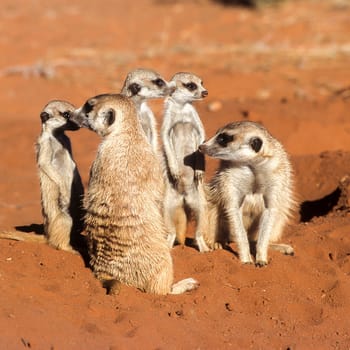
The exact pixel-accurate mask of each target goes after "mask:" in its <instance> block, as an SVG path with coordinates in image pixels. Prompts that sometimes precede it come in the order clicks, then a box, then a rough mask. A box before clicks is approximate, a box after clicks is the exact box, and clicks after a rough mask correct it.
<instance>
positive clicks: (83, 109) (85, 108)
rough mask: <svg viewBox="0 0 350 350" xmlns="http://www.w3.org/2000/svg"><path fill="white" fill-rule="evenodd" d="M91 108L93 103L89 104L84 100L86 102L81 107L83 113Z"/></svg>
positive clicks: (86, 112)
mask: <svg viewBox="0 0 350 350" xmlns="http://www.w3.org/2000/svg"><path fill="white" fill-rule="evenodd" d="M93 108H94V106H93V104H91V103H90V101H86V103H85V104H84V106H83V108H82V112H83V113H84V114H89V113H90V112H91V111H92V110H93Z"/></svg>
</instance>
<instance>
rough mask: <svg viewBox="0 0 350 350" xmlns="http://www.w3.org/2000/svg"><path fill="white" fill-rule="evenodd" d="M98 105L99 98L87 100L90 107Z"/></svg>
mask: <svg viewBox="0 0 350 350" xmlns="http://www.w3.org/2000/svg"><path fill="white" fill-rule="evenodd" d="M96 103H97V98H95V97H92V98H89V99H88V100H87V104H88V105H89V106H91V107H92V106H95V105H96Z"/></svg>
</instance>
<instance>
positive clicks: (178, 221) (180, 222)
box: [174, 208, 187, 245]
mask: <svg viewBox="0 0 350 350" xmlns="http://www.w3.org/2000/svg"><path fill="white" fill-rule="evenodd" d="M174 223H175V227H176V238H177V241H178V243H179V244H181V245H185V240H186V231H187V216H186V213H185V211H184V209H183V208H176V210H175V213H174Z"/></svg>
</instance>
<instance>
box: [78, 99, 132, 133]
mask: <svg viewBox="0 0 350 350" xmlns="http://www.w3.org/2000/svg"><path fill="white" fill-rule="evenodd" d="M127 117H131V118H127ZM71 119H72V121H73V122H75V123H77V124H78V125H79V126H80V127H85V128H89V129H90V130H93V131H95V132H96V133H97V134H99V135H100V136H106V135H108V134H110V133H112V132H115V131H118V130H121V128H122V127H123V124H124V122H125V120H126V119H128V120H129V121H131V122H135V123H136V122H137V118H136V110H135V107H134V105H133V103H132V102H131V100H130V99H129V98H127V97H125V96H122V95H118V94H103V95H97V96H94V97H91V98H89V99H88V100H87V101H86V102H85V104H84V105H83V106H82V107H80V108H78V109H77V110H75V111H74V113H73V115H72V117H71Z"/></svg>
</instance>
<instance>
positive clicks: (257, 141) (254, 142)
mask: <svg viewBox="0 0 350 350" xmlns="http://www.w3.org/2000/svg"><path fill="white" fill-rule="evenodd" d="M249 144H250V147H251V148H252V149H253V150H254V151H255V152H256V153H258V152H259V151H260V150H261V146H262V144H263V142H262V140H261V138H260V137H253V138H251V140H250V141H249Z"/></svg>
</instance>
